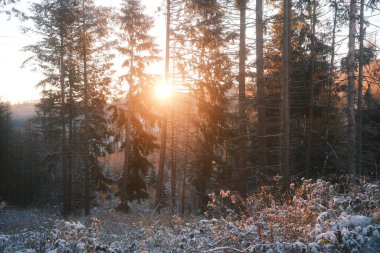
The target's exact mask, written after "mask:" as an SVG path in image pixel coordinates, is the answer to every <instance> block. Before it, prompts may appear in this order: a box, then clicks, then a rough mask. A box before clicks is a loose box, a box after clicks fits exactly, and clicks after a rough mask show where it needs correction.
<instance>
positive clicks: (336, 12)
mask: <svg viewBox="0 0 380 253" xmlns="http://www.w3.org/2000/svg"><path fill="white" fill-rule="evenodd" d="M337 14H338V3H337V1H336V0H335V2H334V21H333V31H332V42H331V59H330V73H329V90H328V92H329V94H328V102H327V122H326V129H325V140H326V148H327V149H329V147H328V146H329V144H328V143H329V133H330V117H331V111H332V108H331V107H332V93H333V85H334V82H335V78H334V76H335V71H334V70H335V68H334V61H335V35H336V24H337V16H338V15H337ZM327 159H328V156H327V157H326V161H327ZM322 175H324V170H323V173H322Z"/></svg>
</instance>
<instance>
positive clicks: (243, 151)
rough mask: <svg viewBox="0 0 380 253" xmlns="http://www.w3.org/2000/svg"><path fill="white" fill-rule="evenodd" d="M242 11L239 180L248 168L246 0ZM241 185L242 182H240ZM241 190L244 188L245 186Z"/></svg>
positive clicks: (241, 3) (240, 8)
mask: <svg viewBox="0 0 380 253" xmlns="http://www.w3.org/2000/svg"><path fill="white" fill-rule="evenodd" d="M239 3H240V6H239V11H240V43H239V171H238V178H237V179H238V181H240V180H241V179H242V176H243V174H244V173H245V172H246V169H247V147H246V145H247V144H246V138H247V121H246V120H247V119H246V114H245V107H246V106H245V103H246V101H245V76H246V73H245V66H246V64H245V60H246V57H247V55H246V45H245V37H246V36H245V31H246V17H245V16H246V8H247V2H246V0H241V1H239ZM240 185H241V184H240ZM240 190H244V189H243V188H242V189H240Z"/></svg>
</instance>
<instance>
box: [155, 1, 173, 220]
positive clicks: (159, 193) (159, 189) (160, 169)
mask: <svg viewBox="0 0 380 253" xmlns="http://www.w3.org/2000/svg"><path fill="white" fill-rule="evenodd" d="M165 43H166V44H165V82H168V81H169V46H170V0H167V1H166V42H165ZM164 106H167V105H164ZM167 121H168V115H167V110H166V108H164V116H163V118H162V122H161V140H160V142H161V147H160V158H159V159H160V160H159V164H158V175H157V184H156V203H155V205H156V211H157V213H158V214H159V213H160V211H161V207H162V190H163V181H164V167H165V153H166V134H167V133H166V132H167Z"/></svg>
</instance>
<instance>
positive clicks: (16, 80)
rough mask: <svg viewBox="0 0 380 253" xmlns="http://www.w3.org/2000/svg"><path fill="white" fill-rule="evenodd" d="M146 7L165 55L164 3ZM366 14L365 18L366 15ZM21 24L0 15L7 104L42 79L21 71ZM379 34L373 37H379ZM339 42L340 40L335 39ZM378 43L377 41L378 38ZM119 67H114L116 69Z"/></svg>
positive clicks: (31, 95) (28, 39) (33, 94)
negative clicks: (160, 9)
mask: <svg viewBox="0 0 380 253" xmlns="http://www.w3.org/2000/svg"><path fill="white" fill-rule="evenodd" d="M34 1H37V0H21V1H20V3H18V4H17V5H16V7H17V8H19V9H22V10H27V9H28V6H30V4H31V2H34ZM95 2H96V3H97V4H99V5H105V6H109V5H111V6H113V7H119V6H120V2H121V0H95ZM142 2H143V4H144V5H145V6H147V14H149V15H151V16H153V17H154V20H155V27H154V29H153V30H152V35H153V36H155V37H156V38H157V43H158V45H159V47H160V49H161V54H162V56H164V45H165V17H164V16H163V14H162V13H160V14H158V13H157V12H156V10H157V8H158V7H159V6H162V5H163V2H164V0H142ZM374 14H375V16H374V17H372V18H371V19H370V22H371V23H372V24H374V25H375V26H371V27H370V28H369V29H368V30H367V32H368V34H371V33H372V35H373V31H375V30H380V15H378V12H377V13H376V12H375V13H368V15H374ZM368 15H367V16H368ZM20 26H21V23H20V22H19V21H18V19H17V18H15V17H12V18H9V17H8V16H6V15H4V14H0V56H1V57H0V100H2V101H9V102H11V103H19V102H24V101H31V100H38V99H39V94H40V90H38V89H37V88H36V87H35V86H36V84H37V83H38V81H39V80H41V79H43V76H42V75H41V74H40V73H38V72H33V71H32V70H31V67H30V66H26V67H24V68H21V65H22V63H23V61H24V60H26V59H27V58H29V57H30V56H31V54H30V53H27V52H23V51H22V48H23V47H24V46H26V45H29V44H31V43H33V42H35V41H37V38H36V37H34V36H32V35H27V34H23V33H21V30H20ZM342 32H343V37H345V36H347V34H348V32H346V31H342ZM379 36H380V33H379V34H376V37H377V38H379ZM338 39H339V38H338ZM378 40H379V39H378ZM346 45H347V42H343V44H342V47H341V49H338V50H343V51H345V50H346V49H347V47H346ZM115 62H116V63H115V64H116V65H117V64H120V62H121V60H120V58H119V60H118V61H115ZM163 65H164V64H163V63H162V62H158V63H157V64H155V65H154V66H152V67H151V69H150V71H151V72H152V73H157V74H162V73H163V71H164V66H163ZM118 68H119V67H118V66H115V69H116V70H117V69H118Z"/></svg>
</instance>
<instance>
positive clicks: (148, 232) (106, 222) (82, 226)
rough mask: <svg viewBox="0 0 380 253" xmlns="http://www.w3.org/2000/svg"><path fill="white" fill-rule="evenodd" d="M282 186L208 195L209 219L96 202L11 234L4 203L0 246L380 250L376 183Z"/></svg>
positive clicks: (6, 249) (109, 249)
mask: <svg viewBox="0 0 380 253" xmlns="http://www.w3.org/2000/svg"><path fill="white" fill-rule="evenodd" d="M349 182H351V181H350V180H349ZM281 187H282V186H281V184H278V185H275V186H271V187H263V188H262V189H261V190H260V191H259V192H258V193H256V194H254V195H252V196H250V197H248V198H247V199H245V200H243V199H242V198H241V196H240V195H239V194H238V193H237V192H232V191H224V190H222V191H220V192H218V193H211V194H210V202H209V205H208V207H209V210H208V212H207V213H206V217H200V218H192V219H190V218H188V219H186V220H184V219H182V218H179V217H169V216H165V215H163V216H157V215H155V214H152V213H146V214H144V215H142V214H133V213H131V214H128V215H126V214H123V213H119V212H115V211H113V210H110V209H104V210H101V209H100V208H99V209H98V211H97V212H94V216H93V217H92V218H83V217H82V218H81V219H82V220H76V221H70V222H68V221H63V220H59V219H57V218H55V219H53V223H52V225H51V226H50V227H49V226H45V227H38V228H37V229H22V228H20V229H19V230H17V231H15V232H14V233H7V231H4V230H3V229H1V228H2V227H3V225H4V227H9V225H10V224H9V223H10V222H11V221H9V220H7V219H6V217H7V216H8V215H9V214H8V213H7V212H16V215H17V211H14V210H13V211H12V210H8V211H7V210H6V209H4V210H3V211H2V213H0V225H1V226H0V252H30V253H32V252H50V253H59V252H70V253H76V252H78V253H79V252H81V253H82V252H223V253H224V252H312V253H314V252H380V187H379V186H378V185H375V184H368V183H363V182H358V183H357V184H355V185H354V184H346V185H345V186H344V187H343V188H342V185H341V184H331V183H329V182H326V181H323V180H317V181H316V182H315V181H312V180H302V182H301V184H300V185H299V186H296V185H292V186H291V187H290V190H289V191H288V192H287V193H286V194H287V196H291V198H289V197H288V198H286V196H285V194H283V193H284V192H283V191H280V190H279V188H281ZM35 218H45V219H46V217H35Z"/></svg>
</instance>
